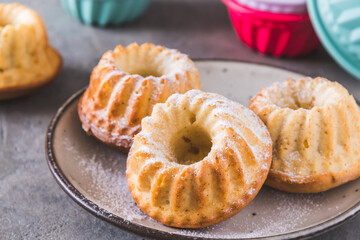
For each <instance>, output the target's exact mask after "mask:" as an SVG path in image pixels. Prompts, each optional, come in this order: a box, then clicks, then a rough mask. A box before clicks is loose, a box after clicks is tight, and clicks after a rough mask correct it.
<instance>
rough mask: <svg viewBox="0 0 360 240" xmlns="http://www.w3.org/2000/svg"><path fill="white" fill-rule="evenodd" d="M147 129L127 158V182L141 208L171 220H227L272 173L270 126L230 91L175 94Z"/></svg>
mask: <svg viewBox="0 0 360 240" xmlns="http://www.w3.org/2000/svg"><path fill="white" fill-rule="evenodd" d="M141 127H142V130H141V132H140V133H138V134H137V135H136V136H135V139H134V144H133V146H132V147H131V149H130V153H129V156H128V160H127V170H126V176H127V180H128V185H129V189H130V192H131V194H132V196H133V198H134V200H135V202H136V203H137V204H138V206H139V207H140V208H141V210H142V211H144V212H145V213H146V214H148V215H149V216H150V217H152V218H153V219H155V220H157V221H159V222H161V223H163V224H165V225H168V226H173V227H181V228H200V227H206V226H210V225H212V224H215V223H218V222H220V221H223V220H225V219H227V218H229V217H231V216H233V215H234V214H236V213H237V212H239V211H240V210H241V209H242V208H244V207H245V206H246V205H247V204H248V203H249V202H250V201H251V200H252V199H253V198H254V197H255V196H256V195H257V193H258V191H259V190H260V188H261V186H262V185H263V183H264V181H265V179H266V176H267V174H268V171H269V168H270V164H271V151H272V142H271V137H270V134H269V132H268V130H267V129H266V126H265V125H264V124H263V123H262V121H261V120H260V119H259V118H258V117H257V116H256V114H255V113H253V112H252V111H250V110H249V109H247V108H245V107H244V106H242V105H240V104H238V103H235V102H233V101H230V100H228V99H227V98H225V97H223V96H220V95H217V94H214V93H204V92H201V91H199V90H190V91H188V92H187V93H185V94H174V95H172V96H171V97H170V98H169V99H168V100H167V101H166V102H165V103H162V104H156V105H155V107H154V110H153V113H152V114H151V116H149V117H146V118H144V119H143V120H142V123H141Z"/></svg>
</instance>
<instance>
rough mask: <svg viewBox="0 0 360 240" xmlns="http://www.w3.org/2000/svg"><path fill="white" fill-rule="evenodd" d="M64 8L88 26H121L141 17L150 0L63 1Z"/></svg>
mask: <svg viewBox="0 0 360 240" xmlns="http://www.w3.org/2000/svg"><path fill="white" fill-rule="evenodd" d="M61 2H62V5H63V6H64V8H65V9H66V10H67V11H68V12H69V13H70V14H71V15H72V16H74V17H76V18H77V19H79V20H80V21H82V22H83V23H85V24H88V25H90V24H91V25H98V26H101V27H104V26H106V25H120V24H123V23H126V22H131V21H133V20H135V19H136V18H138V17H139V16H141V15H142V14H143V13H144V12H145V10H146V9H147V7H148V5H149V3H150V0H61Z"/></svg>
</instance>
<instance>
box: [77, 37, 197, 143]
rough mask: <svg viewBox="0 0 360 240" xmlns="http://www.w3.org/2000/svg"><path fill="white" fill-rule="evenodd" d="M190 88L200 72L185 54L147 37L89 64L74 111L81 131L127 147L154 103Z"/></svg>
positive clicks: (116, 49) (110, 52) (195, 84)
mask: <svg viewBox="0 0 360 240" xmlns="http://www.w3.org/2000/svg"><path fill="white" fill-rule="evenodd" d="M194 88H196V89H200V88H201V85H200V78H199V73H198V71H197V69H196V67H195V65H194V63H193V62H192V61H191V60H190V59H189V58H188V57H187V56H186V55H185V54H182V53H180V52H179V51H177V50H171V49H167V48H165V47H162V46H155V45H153V44H150V43H145V44H143V45H141V46H139V45H138V44H131V45H129V46H127V47H122V46H117V47H116V48H115V50H114V51H108V52H106V53H105V54H104V55H103V57H102V58H101V60H100V62H99V64H98V65H97V66H96V67H95V68H94V70H93V72H92V75H91V78H90V85H89V88H88V90H87V91H86V92H85V93H84V95H83V96H82V98H81V101H80V104H79V115H80V118H81V120H82V122H83V127H84V129H85V130H86V131H88V132H90V133H92V134H93V135H95V136H96V137H98V138H99V139H100V140H102V141H104V142H106V143H108V144H110V145H116V146H119V147H121V148H125V149H126V148H129V147H130V146H131V144H132V139H133V136H134V135H135V134H136V133H138V132H139V131H140V122H141V119H142V118H143V117H145V116H148V115H150V114H151V111H152V108H153V106H154V105H155V104H156V103H159V102H160V103H161V102H165V100H166V99H167V98H168V97H169V96H170V95H171V94H173V93H184V92H186V91H187V90H190V89H194Z"/></svg>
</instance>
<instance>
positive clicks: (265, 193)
mask: <svg viewBox="0 0 360 240" xmlns="http://www.w3.org/2000/svg"><path fill="white" fill-rule="evenodd" d="M196 65H197V67H198V69H199V71H200V75H201V77H202V85H203V88H204V90H205V91H208V92H216V93H219V94H222V95H224V96H226V97H228V98H230V99H232V100H235V101H238V102H240V103H242V104H243V105H245V106H247V105H248V102H249V99H250V98H251V96H253V95H255V94H256V93H257V92H258V91H259V90H260V89H261V88H262V87H264V86H268V85H269V84H271V83H272V82H274V81H283V80H286V79H287V78H289V77H292V78H295V79H298V78H300V77H301V76H302V75H301V74H298V73H295V72H291V71H287V70H283V69H278V68H274V67H270V66H264V65H259V64H252V63H244V62H233V61H211V60H202V61H196ZM82 92H83V90H81V91H79V92H78V93H76V94H75V95H74V96H72V97H71V98H70V99H69V100H68V101H67V102H66V103H65V104H64V105H63V106H62V107H61V108H60V109H59V110H58V112H57V114H56V115H55V117H54V118H53V120H52V121H51V123H50V126H49V129H48V132H47V142H46V151H47V159H48V164H49V167H50V170H51V172H52V174H53V175H54V177H55V179H56V180H57V182H58V183H59V184H60V186H61V187H62V188H63V189H64V191H65V192H66V193H67V194H69V195H70V197H72V198H73V199H74V200H75V201H76V202H77V203H78V204H80V205H81V206H82V207H84V208H85V209H86V210H88V211H90V212H91V213H93V214H94V215H95V216H97V217H100V218H102V219H104V220H106V221H108V222H110V223H113V224H115V225H117V226H119V227H121V228H123V229H126V230H129V231H132V232H135V233H137V234H140V235H144V236H152V237H157V238H162V239H169V238H174V237H175V236H176V238H178V239H188V238H193V237H196V238H198V239H251V238H266V239H282V238H295V237H304V236H307V237H308V236H313V235H315V234H318V233H320V232H323V231H325V230H328V229H329V228H331V227H333V226H336V225H338V224H340V223H341V222H343V221H344V220H346V219H348V218H349V217H351V216H354V215H355V214H356V213H357V212H358V211H359V209H360V191H359V190H358V189H360V180H357V181H353V182H350V183H347V184H345V185H343V186H341V187H338V188H335V189H333V190H330V191H327V192H324V193H319V194H290V193H285V192H280V191H277V190H274V189H271V188H269V187H263V188H262V189H261V191H260V192H259V194H258V195H257V197H256V198H255V199H254V200H253V201H252V202H251V203H250V204H249V205H248V206H247V207H245V208H244V209H243V210H242V211H241V212H240V213H238V214H237V215H235V216H234V217H232V218H230V219H228V220H227V221H224V222H221V223H219V224H216V225H214V226H211V227H207V228H202V229H195V230H194V229H178V228H171V227H166V226H164V225H162V224H160V223H158V222H156V221H154V220H152V219H151V218H149V217H148V216H147V215H146V214H144V213H142V212H141V211H140V209H139V208H138V207H137V206H136V204H135V202H134V201H133V199H132V197H131V195H130V193H129V190H128V188H127V182H126V177H125V169H126V157H127V156H126V154H122V153H120V152H117V151H116V150H114V149H111V148H109V147H107V146H106V145H104V144H102V143H100V142H99V141H97V140H95V139H94V138H92V137H89V136H87V135H86V134H85V132H84V131H83V130H82V128H81V123H80V121H79V118H78V115H77V103H78V100H79V97H80V96H81V94H82Z"/></svg>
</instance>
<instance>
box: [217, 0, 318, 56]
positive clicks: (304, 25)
mask: <svg viewBox="0 0 360 240" xmlns="http://www.w3.org/2000/svg"><path fill="white" fill-rule="evenodd" d="M222 1H223V2H224V3H225V5H226V6H227V7H228V10H229V14H230V19H231V21H232V24H233V26H234V29H235V31H236V33H237V35H238V37H239V38H240V40H241V41H243V42H244V43H245V44H246V45H247V46H248V47H250V48H251V49H255V50H257V51H259V52H260V53H262V54H271V55H273V56H276V57H280V56H286V57H296V56H299V55H305V54H307V53H310V52H311V51H312V50H314V49H315V48H316V47H318V46H319V45H320V42H319V40H318V38H317V36H316V34H315V32H314V29H313V27H312V25H311V22H310V18H309V15H308V14H307V13H305V14H279V13H273V12H265V11H259V10H256V9H252V8H249V7H247V6H244V5H242V4H240V3H239V2H237V1H236V0H222Z"/></svg>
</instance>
